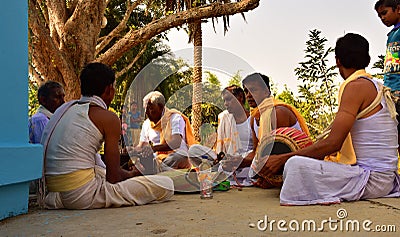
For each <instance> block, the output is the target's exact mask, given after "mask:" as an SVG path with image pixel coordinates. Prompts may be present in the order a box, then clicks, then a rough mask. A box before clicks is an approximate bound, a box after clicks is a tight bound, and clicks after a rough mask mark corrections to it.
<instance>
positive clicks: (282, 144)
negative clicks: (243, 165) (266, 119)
mask: <svg viewBox="0 0 400 237" xmlns="http://www.w3.org/2000/svg"><path fill="white" fill-rule="evenodd" d="M311 144H312V140H311V139H310V138H309V137H308V136H307V135H306V134H305V133H303V132H301V131H299V130H297V129H294V128H287V127H285V128H278V129H277V130H274V131H273V132H272V134H271V136H268V137H264V138H263V139H262V141H261V143H260V145H259V147H258V149H257V157H256V158H257V159H259V160H263V163H261V164H260V165H261V166H264V165H265V162H266V159H265V158H264V157H266V156H269V155H278V154H285V153H289V152H292V151H296V150H298V149H300V148H303V147H307V146H309V145H311ZM282 173H283V166H282V169H281V170H280V171H279V172H278V174H275V175H272V176H268V177H259V179H262V180H259V181H262V182H263V183H266V184H267V186H269V187H281V186H282V184H283V180H282Z"/></svg>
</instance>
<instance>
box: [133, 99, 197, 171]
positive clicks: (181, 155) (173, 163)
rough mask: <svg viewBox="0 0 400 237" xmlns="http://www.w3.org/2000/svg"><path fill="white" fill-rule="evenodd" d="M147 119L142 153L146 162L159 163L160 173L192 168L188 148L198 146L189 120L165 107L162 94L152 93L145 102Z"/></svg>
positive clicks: (144, 126)
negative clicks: (154, 160) (193, 145)
mask: <svg viewBox="0 0 400 237" xmlns="http://www.w3.org/2000/svg"><path fill="white" fill-rule="evenodd" d="M143 106H144V108H145V110H146V115H147V117H148V118H147V119H146V120H145V121H144V122H143V125H142V130H141V132H140V139H139V144H138V145H137V146H136V147H135V150H136V151H137V152H138V153H141V154H142V156H143V157H144V158H145V159H146V158H153V155H152V154H153V152H155V153H156V159H157V162H158V164H159V171H166V170H170V169H171V168H173V169H186V168H191V164H190V162H189V159H188V155H187V151H188V147H189V146H190V145H192V144H194V143H196V141H195V139H194V136H193V131H192V127H191V126H190V122H189V119H188V118H187V117H186V116H185V115H184V114H182V113H180V112H179V111H177V110H175V109H169V108H167V107H166V106H165V98H164V96H163V95H162V94H161V93H160V92H158V91H152V92H150V93H148V94H147V95H146V96H145V97H144V98H143Z"/></svg>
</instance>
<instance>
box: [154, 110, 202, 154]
mask: <svg viewBox="0 0 400 237" xmlns="http://www.w3.org/2000/svg"><path fill="white" fill-rule="evenodd" d="M173 114H179V115H181V116H182V118H183V120H184V121H185V133H186V141H185V142H186V144H187V145H188V146H191V145H193V144H196V143H197V142H196V140H195V138H194V135H193V130H192V127H191V126H190V121H189V119H188V117H186V116H185V115H184V114H182V113H181V112H179V111H178V110H176V109H168V108H167V107H164V114H163V116H162V117H161V119H160V120H159V121H158V122H157V123H154V122H152V121H150V126H151V128H152V129H154V130H156V131H158V132H160V143H161V144H163V143H166V142H167V143H168V142H169V141H170V140H171V137H172V134H171V132H172V128H171V116H172V115H173ZM173 152H174V151H173V150H171V151H167V152H157V158H158V159H160V160H163V159H165V158H166V157H167V156H168V154H171V153H173Z"/></svg>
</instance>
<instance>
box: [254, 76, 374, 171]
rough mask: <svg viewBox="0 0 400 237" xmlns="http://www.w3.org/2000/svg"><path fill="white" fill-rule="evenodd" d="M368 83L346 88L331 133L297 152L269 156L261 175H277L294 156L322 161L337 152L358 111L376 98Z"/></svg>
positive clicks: (372, 88) (358, 83) (356, 82)
mask: <svg viewBox="0 0 400 237" xmlns="http://www.w3.org/2000/svg"><path fill="white" fill-rule="evenodd" d="M369 83H370V82H365V81H360V80H357V81H353V82H351V83H349V84H348V85H347V86H346V88H345V90H344V92H343V95H342V99H341V101H342V102H341V104H340V106H339V110H338V112H337V114H336V116H335V119H334V121H333V123H332V128H331V132H330V134H329V135H328V137H327V138H325V139H323V140H321V141H318V142H316V143H314V144H313V145H311V146H309V147H306V148H304V149H301V150H298V151H294V152H291V153H287V154H282V155H271V156H269V158H268V161H267V163H266V165H265V166H264V167H263V169H262V170H261V173H264V174H274V173H277V172H278V170H280V169H281V168H282V166H283V165H284V164H285V163H286V161H287V160H288V159H289V158H290V157H292V156H294V155H300V156H307V157H312V158H316V159H320V160H322V159H324V157H325V156H327V155H330V154H332V153H334V152H337V151H339V150H340V148H341V147H342V144H343V142H344V140H345V139H346V137H347V134H348V133H349V132H350V130H351V128H352V127H353V124H354V122H355V120H356V116H357V114H358V113H359V111H361V110H362V109H364V108H366V107H367V106H368V105H369V104H370V103H371V102H372V101H373V99H374V98H375V96H376V90H375V89H374V87H373V85H370V84H369ZM371 86H372V87H371Z"/></svg>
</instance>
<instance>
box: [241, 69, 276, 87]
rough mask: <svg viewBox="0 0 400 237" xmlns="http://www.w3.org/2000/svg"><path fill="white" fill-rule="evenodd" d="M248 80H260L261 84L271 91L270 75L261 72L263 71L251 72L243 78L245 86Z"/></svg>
mask: <svg viewBox="0 0 400 237" xmlns="http://www.w3.org/2000/svg"><path fill="white" fill-rule="evenodd" d="M248 82H258V83H259V84H260V86H262V87H265V86H266V87H267V88H268V90H269V91H271V88H270V85H269V77H268V76H266V75H264V74H261V73H258V72H256V73H253V74H250V75H248V76H246V77H245V78H244V79H243V80H242V85H243V87H244V86H245V84H246V83H248Z"/></svg>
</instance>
